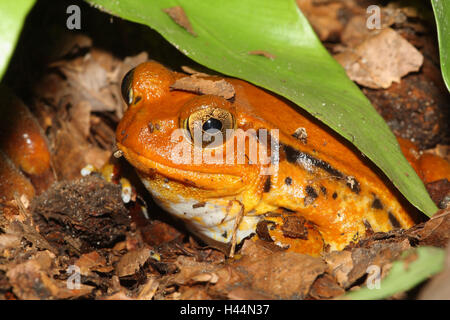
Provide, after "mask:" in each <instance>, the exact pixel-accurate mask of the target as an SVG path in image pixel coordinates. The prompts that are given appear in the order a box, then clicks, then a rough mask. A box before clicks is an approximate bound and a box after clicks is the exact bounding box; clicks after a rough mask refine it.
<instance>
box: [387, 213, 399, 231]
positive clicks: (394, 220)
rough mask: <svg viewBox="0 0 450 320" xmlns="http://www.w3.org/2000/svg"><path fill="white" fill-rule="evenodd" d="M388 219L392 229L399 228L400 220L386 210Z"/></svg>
mask: <svg viewBox="0 0 450 320" xmlns="http://www.w3.org/2000/svg"><path fill="white" fill-rule="evenodd" d="M388 217H389V221H390V222H391V225H392V227H393V228H394V229H397V228H401V225H400V222H399V221H398V220H397V218H396V217H395V216H394V215H393V214H392V212H390V211H389V212H388Z"/></svg>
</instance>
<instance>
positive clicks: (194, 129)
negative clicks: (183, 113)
mask: <svg viewBox="0 0 450 320" xmlns="http://www.w3.org/2000/svg"><path fill="white" fill-rule="evenodd" d="M234 125H235V124H234V117H233V115H232V114H231V113H230V112H229V111H228V110H225V109H221V108H206V109H201V110H198V111H196V112H194V113H192V114H191V115H190V116H189V117H188V118H187V119H186V121H185V129H187V131H188V132H189V134H190V138H191V140H192V141H193V142H194V143H196V142H197V141H199V142H200V141H201V145H202V147H208V148H212V147H218V146H219V145H221V144H222V143H223V142H225V140H226V139H227V130H230V129H234ZM228 134H229V133H228Z"/></svg>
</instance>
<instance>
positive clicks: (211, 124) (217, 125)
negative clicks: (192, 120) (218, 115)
mask: <svg viewBox="0 0 450 320" xmlns="http://www.w3.org/2000/svg"><path fill="white" fill-rule="evenodd" d="M202 129H203V131H208V130H218V131H220V130H222V121H220V120H217V119H215V118H209V119H208V120H206V121H205V122H204V123H203V126H202Z"/></svg>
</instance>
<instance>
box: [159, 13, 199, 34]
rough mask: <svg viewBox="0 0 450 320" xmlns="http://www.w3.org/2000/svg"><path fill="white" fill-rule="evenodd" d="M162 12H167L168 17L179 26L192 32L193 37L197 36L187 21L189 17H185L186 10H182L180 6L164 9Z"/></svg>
mask: <svg viewBox="0 0 450 320" xmlns="http://www.w3.org/2000/svg"><path fill="white" fill-rule="evenodd" d="M164 12H165V13H167V14H168V15H169V17H170V18H172V20H173V21H174V22H175V23H176V24H178V25H179V26H180V27H182V28H184V29H186V31H187V32H189V33H190V34H192V35H193V36H194V37H196V36H197V34H196V33H195V31H194V29H193V28H192V25H191V23H190V22H189V18H188V17H187V15H186V12H184V10H183V8H182V7H181V6H175V7H172V8H167V9H164Z"/></svg>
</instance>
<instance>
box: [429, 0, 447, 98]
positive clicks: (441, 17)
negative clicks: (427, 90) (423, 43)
mask: <svg viewBox="0 0 450 320" xmlns="http://www.w3.org/2000/svg"><path fill="white" fill-rule="evenodd" d="M431 4H432V5H433V11H434V17H435V19H436V25H437V32H438V39H439V54H440V56H441V71H442V76H443V77H444V81H445V84H446V85H447V89H448V91H450V1H448V0H431Z"/></svg>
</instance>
